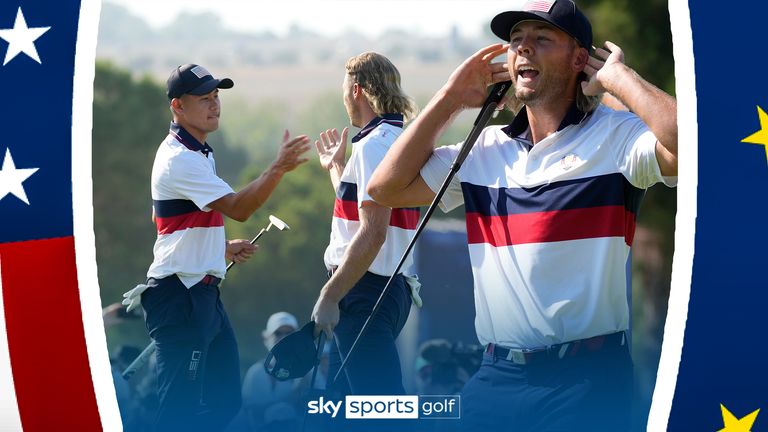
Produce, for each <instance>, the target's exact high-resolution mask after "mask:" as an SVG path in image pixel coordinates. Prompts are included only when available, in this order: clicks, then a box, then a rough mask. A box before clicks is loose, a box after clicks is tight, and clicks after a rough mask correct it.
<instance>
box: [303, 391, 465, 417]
mask: <svg viewBox="0 0 768 432" xmlns="http://www.w3.org/2000/svg"><path fill="white" fill-rule="evenodd" d="M341 407H342V401H340V400H332V399H325V398H324V397H323V396H320V398H319V399H316V400H310V401H309V402H307V414H322V415H330V416H331V417H332V418H336V416H337V415H339V413H340V411H341ZM344 417H345V418H347V419H433V418H441V419H458V418H460V417H461V396H458V395H453V396H347V397H346V398H345V400H344Z"/></svg>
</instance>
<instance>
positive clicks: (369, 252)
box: [320, 228, 386, 303]
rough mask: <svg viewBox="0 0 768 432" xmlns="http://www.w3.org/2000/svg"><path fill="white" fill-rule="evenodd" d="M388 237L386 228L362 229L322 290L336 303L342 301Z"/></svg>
mask: <svg viewBox="0 0 768 432" xmlns="http://www.w3.org/2000/svg"><path fill="white" fill-rule="evenodd" d="M385 239H386V228H384V229H383V231H382V229H381V228H375V229H373V228H372V229H362V228H361V229H360V230H359V231H358V232H357V234H356V235H355V237H353V238H352V241H351V242H350V243H349V246H348V247H347V250H346V252H345V254H344V259H343V260H342V262H341V264H340V265H339V267H338V268H337V269H336V271H335V272H334V273H333V276H332V277H331V279H330V280H328V282H327V283H326V284H325V286H323V288H322V290H321V291H320V296H321V297H323V296H324V297H327V298H328V299H330V300H332V301H333V302H335V303H338V302H339V301H341V299H342V298H344V296H345V295H347V293H348V292H349V290H351V289H352V287H353V286H355V284H356V283H357V282H358V281H359V280H360V278H362V277H363V275H364V274H365V272H367V271H368V268H369V267H370V266H371V264H372V263H373V260H374V259H376V255H378V254H379V250H380V249H381V246H382V245H383V244H384V241H385Z"/></svg>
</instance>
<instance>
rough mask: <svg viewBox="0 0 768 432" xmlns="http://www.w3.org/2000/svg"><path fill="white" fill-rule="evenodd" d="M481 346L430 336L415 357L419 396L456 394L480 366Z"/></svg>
mask: <svg viewBox="0 0 768 432" xmlns="http://www.w3.org/2000/svg"><path fill="white" fill-rule="evenodd" d="M482 353H483V348H482V347H481V346H480V345H464V344H462V343H461V342H456V343H451V342H450V341H448V340H446V339H430V340H427V341H425V342H424V343H422V344H421V346H420V347H419V356H418V357H417V358H416V388H417V392H418V394H420V395H453V394H459V393H460V392H461V389H462V388H463V387H464V384H465V383H466V382H467V380H469V377H471V376H472V375H473V374H474V373H475V372H476V371H477V369H478V367H479V366H480V361H481V359H482Z"/></svg>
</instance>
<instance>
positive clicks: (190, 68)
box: [166, 63, 235, 99]
mask: <svg viewBox="0 0 768 432" xmlns="http://www.w3.org/2000/svg"><path fill="white" fill-rule="evenodd" d="M166 84H167V88H166V95H167V96H168V99H173V98H178V97H181V96H182V95H185V94H191V95H197V96H200V95H204V94H208V93H210V92H212V91H213V89H216V88H220V89H228V88H232V87H233V86H234V85H235V83H234V82H233V81H232V80H231V79H229V78H223V79H216V78H214V77H213V75H211V73H210V72H208V70H207V69H206V68H204V67H202V66H199V65H196V64H191V63H190V64H185V65H181V66H178V67H177V68H176V69H174V70H173V71H172V72H171V76H169V77H168V81H167V83H166Z"/></svg>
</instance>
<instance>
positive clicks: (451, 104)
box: [434, 87, 464, 116]
mask: <svg viewBox="0 0 768 432" xmlns="http://www.w3.org/2000/svg"><path fill="white" fill-rule="evenodd" d="M434 102H435V103H434V105H435V107H436V108H438V109H440V110H441V111H443V112H445V113H446V114H447V115H449V116H451V115H453V114H455V113H457V112H459V111H461V109H462V107H463V105H462V104H463V103H464V101H462V100H461V97H459V95H456V94H454V92H452V91H451V90H450V89H449V88H446V87H443V88H441V89H440V90H439V91H438V92H437V94H436V95H435V98H434Z"/></svg>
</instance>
